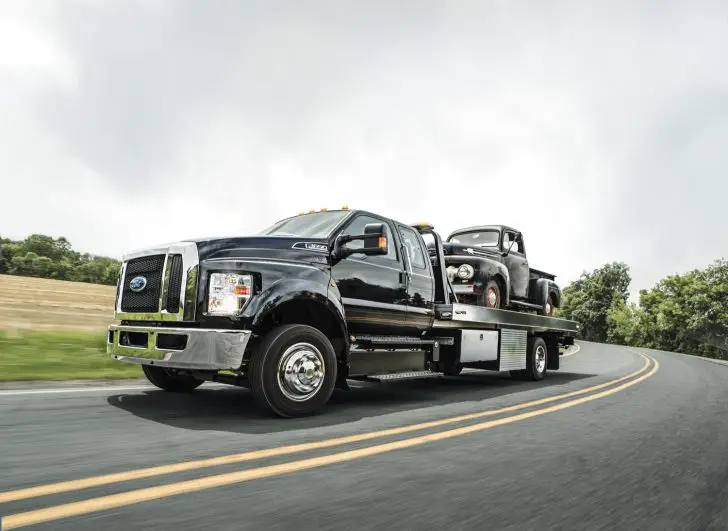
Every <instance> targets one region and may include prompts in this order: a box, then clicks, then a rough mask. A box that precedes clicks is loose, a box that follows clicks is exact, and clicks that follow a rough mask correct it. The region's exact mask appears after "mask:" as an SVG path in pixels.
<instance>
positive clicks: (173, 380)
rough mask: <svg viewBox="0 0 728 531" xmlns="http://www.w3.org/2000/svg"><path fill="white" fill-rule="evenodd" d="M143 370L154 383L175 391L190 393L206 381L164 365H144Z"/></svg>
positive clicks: (166, 389) (161, 387)
mask: <svg viewBox="0 0 728 531" xmlns="http://www.w3.org/2000/svg"><path fill="white" fill-rule="evenodd" d="M142 371H144V376H146V377H147V380H149V381H150V382H151V383H152V384H154V385H156V386H157V387H159V388H160V389H164V390H165V391H170V392H174V393H189V392H190V391H192V390H194V389H196V388H198V387H199V386H201V385H202V384H203V383H204V380H200V379H198V378H195V377H194V376H189V375H186V374H177V373H174V372H171V371H169V370H168V369H165V368H164V367H153V366H151V365H142Z"/></svg>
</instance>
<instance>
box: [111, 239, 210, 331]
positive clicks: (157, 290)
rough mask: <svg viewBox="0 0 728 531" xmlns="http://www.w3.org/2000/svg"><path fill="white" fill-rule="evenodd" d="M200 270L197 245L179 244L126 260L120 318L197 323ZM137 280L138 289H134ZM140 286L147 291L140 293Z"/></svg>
mask: <svg viewBox="0 0 728 531" xmlns="http://www.w3.org/2000/svg"><path fill="white" fill-rule="evenodd" d="M198 268H199V258H198V254H197V246H196V245H195V244H194V243H179V244H174V245H170V246H169V247H163V248H155V249H148V250H145V251H140V252H137V253H133V254H130V255H127V256H125V257H124V259H123V262H122V268H121V275H120V281H119V289H117V300H116V318H117V319H124V320H149V321H152V320H154V321H191V320H194V318H195V302H196V299H197V271H198ZM139 277H141V278H139ZM135 279H136V285H135V286H132V284H133V281H134V280H135ZM140 284H145V285H144V288H143V289H139V285H140ZM132 287H134V288H135V289H136V290H137V291H134V290H133V289H132Z"/></svg>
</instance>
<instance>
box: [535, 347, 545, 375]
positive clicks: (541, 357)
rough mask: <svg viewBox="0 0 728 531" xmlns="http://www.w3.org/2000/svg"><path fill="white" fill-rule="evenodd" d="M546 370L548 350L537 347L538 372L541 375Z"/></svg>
mask: <svg viewBox="0 0 728 531" xmlns="http://www.w3.org/2000/svg"><path fill="white" fill-rule="evenodd" d="M545 368H546V349H545V348H544V347H543V346H541V345H539V346H538V347H536V371H537V372H539V373H541V372H543V371H544V369H545Z"/></svg>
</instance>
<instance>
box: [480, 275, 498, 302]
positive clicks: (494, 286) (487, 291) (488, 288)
mask: <svg viewBox="0 0 728 531" xmlns="http://www.w3.org/2000/svg"><path fill="white" fill-rule="evenodd" d="M491 295H493V298H494V299H495V302H493V298H491ZM480 305H481V306H485V307H486V308H501V307H502V306H503V294H502V292H501V287H500V284H499V283H498V281H497V280H489V281H488V283H487V284H486V285H485V286H484V287H483V292H482V293H481V295H480Z"/></svg>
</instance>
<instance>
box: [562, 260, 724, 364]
mask: <svg viewBox="0 0 728 531" xmlns="http://www.w3.org/2000/svg"><path fill="white" fill-rule="evenodd" d="M630 282H631V277H630V274H629V267H628V266H627V265H626V264H625V263H623V262H612V263H609V264H605V265H604V266H602V267H601V268H598V269H595V270H594V271H592V272H591V273H587V272H584V273H583V274H582V275H581V277H580V278H579V279H578V280H576V281H575V282H572V283H571V284H569V285H568V286H567V287H566V288H564V290H563V303H562V307H561V308H559V309H558V310H557V312H558V313H557V315H558V316H561V317H565V318H567V319H574V320H576V321H579V322H580V323H581V324H582V326H583V329H582V332H581V338H582V339H585V340H588V341H598V342H602V343H614V344H620V345H629V346H634V347H646V348H654V349H659V350H669V351H672V352H684V353H687V354H695V355H699V356H706V357H709V358H718V359H728V261H726V260H724V259H720V260H716V261H715V262H713V263H712V264H710V265H708V266H707V267H706V268H704V269H696V270H693V271H689V272H687V273H685V274H677V275H672V276H668V277H666V278H664V279H662V280H660V281H659V282H658V283H657V284H656V285H655V286H654V287H652V288H651V289H643V290H640V293H639V301H638V302H628V299H629V292H628V287H629V284H630Z"/></svg>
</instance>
